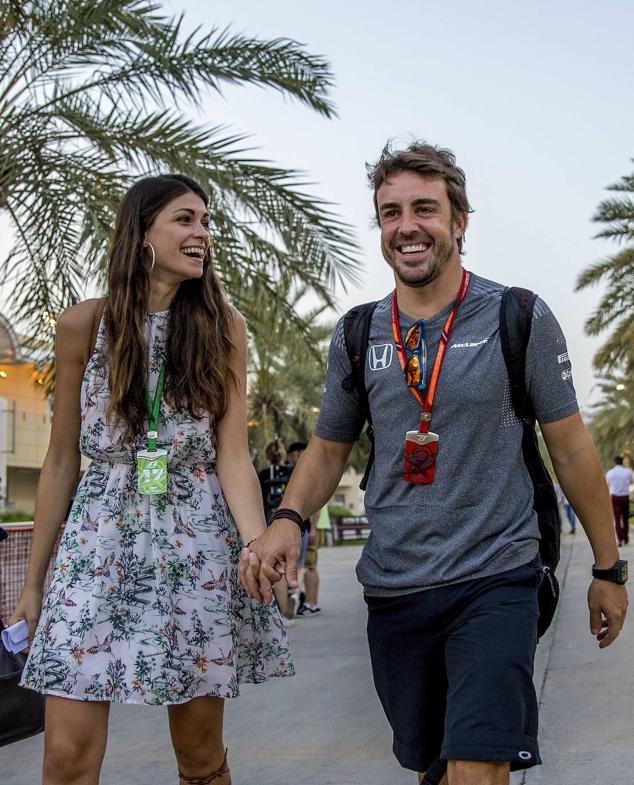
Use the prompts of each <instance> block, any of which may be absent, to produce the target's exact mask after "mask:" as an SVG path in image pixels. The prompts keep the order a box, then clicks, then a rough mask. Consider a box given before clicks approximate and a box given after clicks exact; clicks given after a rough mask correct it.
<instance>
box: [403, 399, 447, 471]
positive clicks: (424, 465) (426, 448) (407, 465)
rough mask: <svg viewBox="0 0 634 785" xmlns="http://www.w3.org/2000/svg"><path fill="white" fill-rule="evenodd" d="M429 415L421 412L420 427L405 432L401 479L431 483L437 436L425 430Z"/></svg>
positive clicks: (436, 449) (434, 468) (434, 464)
mask: <svg viewBox="0 0 634 785" xmlns="http://www.w3.org/2000/svg"><path fill="white" fill-rule="evenodd" d="M430 419H431V417H430V415H429V414H428V413H426V412H423V413H422V415H421V427H420V428H419V430H417V431H407V433H406V434H405V453H404V456H403V458H404V460H403V479H404V480H405V482H411V483H413V484H414V485H431V483H432V482H433V481H434V479H435V477H436V457H437V455H438V442H439V436H438V434H437V433H432V432H431V431H429V430H427V428H428V427H429V420H430Z"/></svg>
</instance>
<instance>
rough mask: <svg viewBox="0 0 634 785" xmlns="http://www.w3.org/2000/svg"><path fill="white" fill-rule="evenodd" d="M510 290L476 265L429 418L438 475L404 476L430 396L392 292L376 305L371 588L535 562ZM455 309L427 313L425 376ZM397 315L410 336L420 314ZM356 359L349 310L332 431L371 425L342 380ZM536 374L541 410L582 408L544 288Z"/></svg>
mask: <svg viewBox="0 0 634 785" xmlns="http://www.w3.org/2000/svg"><path fill="white" fill-rule="evenodd" d="M503 290H504V287H503V286H502V285H500V284H497V283H494V282H493V281H488V280H486V279H484V278H481V277H480V276H477V275H473V274H472V277H471V282H470V284H469V290H468V292H467V295H466V297H465V299H464V301H463V302H462V304H461V306H460V308H459V310H458V314H457V317H456V320H455V322H454V326H453V331H452V333H451V336H450V339H449V344H448V347H447V353H446V356H445V361H444V364H443V368H442V372H441V375H440V381H439V384H438V389H437V391H436V398H435V401H434V406H433V410H432V421H431V428H430V430H431V431H433V432H434V433H437V434H439V436H440V443H439V448H438V457H437V463H436V478H435V480H434V482H433V483H432V484H431V485H412V484H410V483H407V482H406V481H405V480H403V450H404V443H405V432H406V431H408V430H413V429H416V428H417V427H418V421H419V418H420V405H419V403H418V402H417V401H416V399H415V398H414V397H413V395H412V394H411V393H410V392H409V390H408V388H407V387H406V386H405V381H404V378H403V372H402V370H401V366H400V363H399V359H398V355H397V353H396V350H395V348H394V344H393V339H392V328H391V314H390V304H391V295H388V296H387V297H385V298H384V299H383V300H381V301H380V302H379V303H378V305H377V307H376V310H375V311H374V315H373V317H372V324H371V329H370V339H369V345H368V354H367V360H366V367H365V383H366V387H367V390H368V399H369V402H370V408H371V411H372V420H373V425H374V434H375V440H376V457H375V462H374V465H373V467H372V471H371V473H370V477H369V481H368V487H367V492H366V496H365V508H366V512H367V515H368V520H369V521H370V524H371V534H370V537H369V539H368V541H367V543H366V545H365V547H364V549H363V553H362V555H361V559H360V560H359V563H358V565H357V577H358V578H359V581H360V582H361V583H362V584H363V586H364V587H365V591H366V593H367V594H372V595H387V594H406V593H409V592H412V591H417V590H419V589H424V588H431V587H434V586H440V585H447V584H451V583H457V582H459V581H463V580H468V579H471V578H477V577H483V576H486V575H495V574H497V573H499V572H503V571H504V570H507V569H512V568H514V567H518V566H520V565H522V564H525V563H527V562H529V561H530V560H531V559H532V558H533V557H534V556H535V554H536V552H537V547H538V540H539V532H538V527H537V516H536V515H535V513H534V511H533V507H532V501H533V486H532V483H531V480H530V477H529V475H528V471H527V469H526V466H525V464H524V460H523V458H522V446H521V442H522V425H521V423H520V421H519V420H518V419H517V418H516V416H515V414H514V412H513V406H512V403H511V397H510V390H509V381H508V375H507V371H506V366H505V364H504V357H503V355H502V349H501V345H500V336H499V310H500V300H501V296H502V292H503ZM450 309H451V307H448V308H446V309H445V310H444V311H442V312H441V313H438V314H436V315H435V316H434V317H432V318H431V319H428V320H426V321H425V330H424V335H425V343H426V346H427V355H428V362H427V378H429V375H430V373H431V366H432V364H433V359H434V357H435V354H436V348H437V346H438V342H439V339H440V333H441V330H442V327H443V325H444V323H445V320H446V318H447V315H448V313H449V311H450ZM399 321H400V326H401V331H402V334H403V336H404V335H405V334H406V332H407V330H408V329H409V327H410V326H411V325H412V323H413V321H414V319H412V318H411V317H408V316H407V315H406V314H404V313H400V314H399ZM350 370H351V369H350V361H349V359H348V356H347V354H346V348H345V341H344V336H343V320H340V321H339V323H338V325H337V327H336V329H335V332H334V335H333V338H332V342H331V345H330V354H329V359H328V374H327V379H326V388H325V390H324V398H323V404H322V407H321V411H320V414H319V420H318V422H317V426H316V428H315V433H316V434H317V435H318V436H320V437H322V438H323V439H331V440H334V441H343V442H352V441H355V440H356V439H357V438H358V437H359V434H360V433H361V430H362V428H363V425H364V421H365V420H364V416H363V412H362V410H361V407H360V405H359V399H358V395H357V393H356V390H353V391H351V392H346V391H345V390H344V389H343V388H342V381H343V380H344V379H345V377H346V376H348V374H349V373H350ZM526 385H527V389H528V392H529V394H530V397H531V400H532V402H533V405H534V408H535V412H536V415H537V419H538V421H539V422H542V423H548V422H553V421H555V420H560V419H563V418H564V417H568V416H569V415H571V414H574V413H575V412H576V411H578V406H577V402H576V397H575V391H574V387H573V383H572V373H571V367H570V360H569V358H568V352H567V350H566V342H565V339H564V336H563V334H562V332H561V328H560V327H559V324H558V323H557V320H556V319H555V317H554V316H553V314H552V313H551V311H550V309H549V308H548V306H547V305H546V304H545V303H544V302H543V301H542V300H540V299H538V300H537V301H536V303H535V310H534V313H533V324H532V329H531V337H530V341H529V344H528V349H527V358H526Z"/></svg>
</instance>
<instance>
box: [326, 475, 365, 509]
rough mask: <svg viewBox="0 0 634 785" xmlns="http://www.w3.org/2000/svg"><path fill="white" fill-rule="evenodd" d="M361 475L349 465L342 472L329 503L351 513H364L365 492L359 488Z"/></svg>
mask: <svg viewBox="0 0 634 785" xmlns="http://www.w3.org/2000/svg"><path fill="white" fill-rule="evenodd" d="M362 477H363V474H359V472H357V471H356V470H355V469H353V468H352V466H349V467H348V468H347V469H346V471H345V472H344V473H343V476H342V478H341V480H340V481H339V485H338V486H337V490H336V491H335V493H334V496H333V497H332V499H331V500H330V504H331V505H334V506H335V507H343V508H345V509H346V510H349V511H350V513H351V515H365V506H364V504H363V497H364V495H365V494H364V492H363V491H362V490H361V489H360V488H359V483H360V482H361V478H362Z"/></svg>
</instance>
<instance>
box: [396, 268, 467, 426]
mask: <svg viewBox="0 0 634 785" xmlns="http://www.w3.org/2000/svg"><path fill="white" fill-rule="evenodd" d="M470 277H471V274H470V273H469V272H468V270H464V269H463V271H462V282H461V284H460V289H459V291H458V296H457V297H456V302H455V303H454V304H453V308H452V309H451V312H450V314H449V316H448V317H447V321H446V322H445V326H444V327H443V328H442V333H441V335H440V341H439V343H438V348H437V349H436V357H435V358H434V365H433V367H432V370H431V378H430V380H429V387H428V388H427V394H426V395H425V397H424V398H423V396H422V394H421V392H420V391H419V390H417V389H415V388H414V387H409V385H408V389H409V391H410V392H411V394H412V395H413V396H414V398H416V400H417V401H418V402H419V403H420V405H421V408H422V410H423V411H422V412H421V416H420V427H419V432H420V433H427V432H428V431H429V421H430V420H431V407H432V406H433V403H434V397H435V395H436V387H437V386H438V378H439V377H440V370H441V368H442V364H443V360H444V359H445V352H446V351H447V342H448V341H449V335H450V333H451V328H452V327H453V323H454V320H455V318H456V313H457V312H458V306H459V305H460V303H461V302H462V301H463V300H464V298H465V295H466V294H467V289H468V288H469V278H470ZM392 333H393V334H394V343H395V345H396V352H397V354H398V359H399V360H400V363H401V369H402V370H403V373H405V363H406V361H407V358H406V356H405V349H404V348H403V337H402V335H401V326H400V324H399V321H398V301H397V299H396V289H395V290H394V292H393V293H392ZM421 372H422V369H421Z"/></svg>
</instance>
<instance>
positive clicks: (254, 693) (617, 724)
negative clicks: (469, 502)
mask: <svg viewBox="0 0 634 785" xmlns="http://www.w3.org/2000/svg"><path fill="white" fill-rule="evenodd" d="M564 540H565V542H564V548H563V553H562V564H561V568H560V571H559V575H560V579H561V580H562V583H563V584H564V590H563V596H562V601H561V606H560V611H559V614H558V617H557V619H556V621H555V624H554V627H553V628H552V629H551V631H549V632H548V634H547V635H546V636H545V638H544V640H543V641H542V643H540V645H539V647H538V657H537V662H536V673H535V681H536V685H537V690H538V694H539V695H540V698H541V703H542V709H541V717H542V720H541V722H542V724H541V734H540V744H541V751H542V758H543V759H544V761H545V765H544V766H541V767H537V768H535V769H531V770H530V771H529V772H527V773H525V774H523V773H517V774H514V775H513V777H512V781H513V785H545V784H546V783H548V785H579V783H584V785H595V784H596V785H617V783H618V785H622V784H623V783H628V782H632V781H634V774H632V770H633V767H632V763H631V762H632V760H633V759H634V745H633V744H632V735H631V734H632V720H633V712H632V706H633V705H634V680H633V679H632V676H631V673H630V669H631V667H632V664H633V663H632V652H633V647H632V644H633V642H634V641H633V637H634V636H633V633H632V625H631V624H630V625H629V626H627V627H626V630H625V631H624V633H623V634H622V636H621V637H620V638H619V640H618V641H617V643H616V644H615V645H614V646H613V647H610V648H609V649H607V650H606V651H603V652H600V651H599V650H598V648H597V645H596V643H595V642H594V641H593V639H592V637H591V636H590V634H589V632H587V628H588V623H587V612H586V610H585V592H586V590H587V584H588V573H589V565H590V564H591V563H592V559H591V552H590V550H589V547H588V545H587V542H586V541H585V539H584V537H583V535H582V534H581V535H577V539H576V540H573V538H572V537H570V536H566V537H565V538H564ZM358 554H359V549H358V548H357V547H354V546H343V547H340V548H330V549H324V550H321V551H320V557H319V558H320V574H321V577H322V594H321V604H322V607H323V609H324V610H323V613H322V615H321V616H318V617H313V618H310V619H304V618H300V619H298V620H297V621H296V623H295V625H294V626H293V627H292V628H291V629H290V631H289V632H290V636H291V643H292V648H293V654H294V658H295V663H296V666H297V671H298V675H297V676H296V677H295V678H293V679H282V680H276V681H274V682H270V683H268V684H264V685H258V686H247V687H244V688H243V691H242V695H241V696H240V698H238V699H237V700H235V701H229V702H228V703H227V707H226V723H225V742H226V744H227V745H228V746H229V748H230V762H231V768H232V771H233V779H234V783H235V785H406V783H409V785H414V783H415V782H416V777H415V775H414V774H413V773H412V772H408V771H404V770H402V769H400V768H399V766H398V765H397V763H396V761H395V760H394V758H393V757H392V754H391V738H390V732H389V728H388V726H387V723H386V721H385V719H384V717H383V713H382V710H381V707H380V704H379V701H378V699H377V697H376V695H375V693H374V689H373V686H372V678H371V673H370V667H369V657H368V652H367V644H366V640H365V609H364V603H363V599H362V596H361V590H360V588H359V586H358V584H357V583H356V580H355V577H354V564H355V562H356V559H357V558H358ZM42 742H43V740H42V737H41V736H39V737H35V738H32V739H27V740H25V741H23V742H19V743H17V744H13V745H10V746H8V747H4V748H2V749H0V783H2V785H36V783H38V782H39V781H40V780H39V770H40V761H41V755H42ZM176 782H177V778H176V776H175V764H174V760H173V755H172V751H171V747H170V742H169V735H168V731H167V720H166V714H165V711H164V710H162V709H149V708H148V709H146V708H143V707H136V706H123V707H122V706H115V707H113V710H112V713H111V720H110V739H109V745H108V752H107V754H106V759H105V762H104V767H103V772H102V778H101V785H123V783H125V784H126V785H150V783H151V784H152V785H174V783H176Z"/></svg>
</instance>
